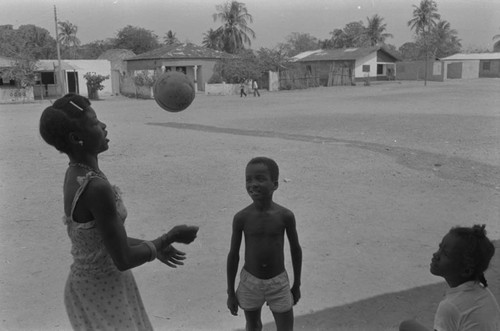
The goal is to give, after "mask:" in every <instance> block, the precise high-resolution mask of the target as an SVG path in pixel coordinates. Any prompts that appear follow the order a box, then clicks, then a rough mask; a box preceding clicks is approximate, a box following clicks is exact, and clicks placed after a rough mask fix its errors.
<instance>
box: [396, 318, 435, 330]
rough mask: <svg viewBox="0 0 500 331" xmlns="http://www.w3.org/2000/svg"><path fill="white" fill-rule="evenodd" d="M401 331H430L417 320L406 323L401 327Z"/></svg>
mask: <svg viewBox="0 0 500 331" xmlns="http://www.w3.org/2000/svg"><path fill="white" fill-rule="evenodd" d="M399 331H430V330H429V329H427V328H426V327H425V326H423V325H422V324H420V323H419V322H417V321H415V320H408V321H404V322H402V323H401V324H400V325H399Z"/></svg>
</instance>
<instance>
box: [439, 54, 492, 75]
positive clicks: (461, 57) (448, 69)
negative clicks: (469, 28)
mask: <svg viewBox="0 0 500 331" xmlns="http://www.w3.org/2000/svg"><path fill="white" fill-rule="evenodd" d="M441 61H442V62H443V64H444V79H457V78H461V79H471V78H485V77H497V78H500V52H499V53H471V54H461V53H459V54H454V55H451V56H448V57H445V58H442V59H441Z"/></svg>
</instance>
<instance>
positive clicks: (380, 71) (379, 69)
mask: <svg viewBox="0 0 500 331" xmlns="http://www.w3.org/2000/svg"><path fill="white" fill-rule="evenodd" d="M383 74H384V65H383V64H377V75H383Z"/></svg>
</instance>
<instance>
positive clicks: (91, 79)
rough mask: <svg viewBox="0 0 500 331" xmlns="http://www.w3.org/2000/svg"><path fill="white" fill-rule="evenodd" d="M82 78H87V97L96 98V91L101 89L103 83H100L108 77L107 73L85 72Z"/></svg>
mask: <svg viewBox="0 0 500 331" xmlns="http://www.w3.org/2000/svg"><path fill="white" fill-rule="evenodd" d="M83 78H85V79H86V80H87V89H88V93H89V99H91V100H97V99H99V96H98V93H97V91H101V90H102V89H103V88H104V85H102V84H101V83H102V82H103V81H105V80H106V79H109V75H107V76H103V75H97V74H95V73H90V72H87V73H86V74H85V75H84V76H83Z"/></svg>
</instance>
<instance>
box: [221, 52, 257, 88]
mask: <svg viewBox="0 0 500 331" xmlns="http://www.w3.org/2000/svg"><path fill="white" fill-rule="evenodd" d="M262 71H263V69H262V66H261V64H260V62H259V59H258V58H257V56H256V55H255V54H254V52H253V51H252V50H250V49H248V50H241V51H240V52H239V53H238V56H237V57H232V58H224V59H222V60H220V61H219V62H217V64H216V65H215V67H214V73H215V75H216V76H220V77H222V79H223V81H225V82H227V83H230V84H239V83H241V82H243V81H245V80H247V79H258V78H259V77H260V76H261V75H262Z"/></svg>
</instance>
